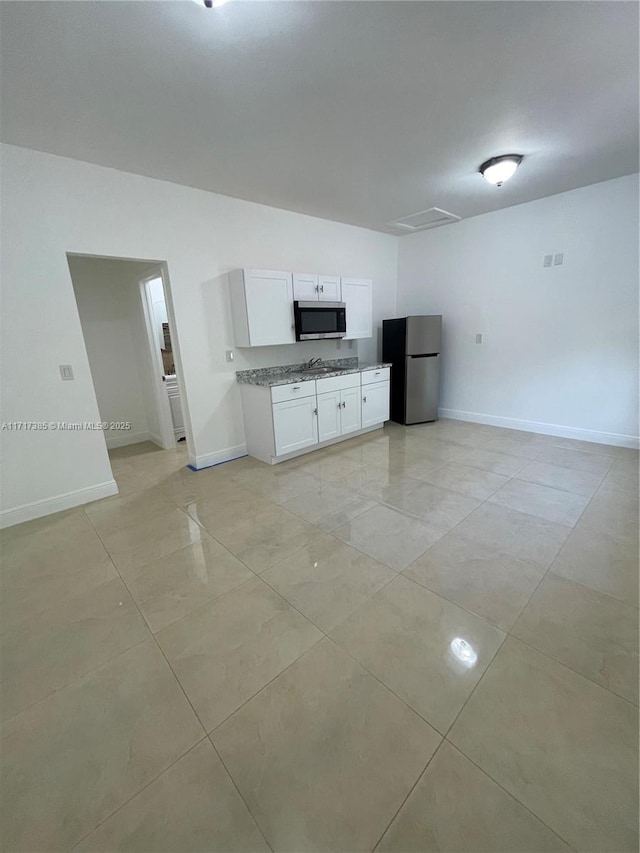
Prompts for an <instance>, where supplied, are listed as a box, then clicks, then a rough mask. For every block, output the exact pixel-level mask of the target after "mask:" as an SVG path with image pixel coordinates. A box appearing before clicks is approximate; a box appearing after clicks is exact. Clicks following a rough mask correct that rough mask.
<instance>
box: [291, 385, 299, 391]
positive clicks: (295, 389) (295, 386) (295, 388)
mask: <svg viewBox="0 0 640 853" xmlns="http://www.w3.org/2000/svg"><path fill="white" fill-rule="evenodd" d="M291 390H292V391H299V390H300V386H299V385H294V386H293V388H292V389H291Z"/></svg>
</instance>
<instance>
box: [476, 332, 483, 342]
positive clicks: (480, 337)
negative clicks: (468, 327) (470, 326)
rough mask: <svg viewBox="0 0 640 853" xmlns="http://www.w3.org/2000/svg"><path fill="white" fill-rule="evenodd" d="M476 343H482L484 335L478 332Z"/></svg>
mask: <svg viewBox="0 0 640 853" xmlns="http://www.w3.org/2000/svg"><path fill="white" fill-rule="evenodd" d="M476 343H477V344H481V343H482V334H481V333H480V332H478V334H477V335H476Z"/></svg>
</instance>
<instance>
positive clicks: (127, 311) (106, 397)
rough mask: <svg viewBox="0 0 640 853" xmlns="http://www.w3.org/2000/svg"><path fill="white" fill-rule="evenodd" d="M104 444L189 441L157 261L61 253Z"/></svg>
mask: <svg viewBox="0 0 640 853" xmlns="http://www.w3.org/2000/svg"><path fill="white" fill-rule="evenodd" d="M67 261H68V264H69V271H70V273H71V281H72V283H73V290H74V293H75V297H76V304H77V307H78V314H79V317H80V324H81V326H82V333H83V336H84V342H85V347H86V350H87V358H88V361H89V367H90V369H91V376H92V379H93V386H94V391H95V395H96V401H97V404H98V411H99V413H100V420H101V421H102V422H103V424H104V425H105V428H104V431H103V435H104V439H105V442H106V446H107V450H113V449H115V448H119V447H126V446H127V445H135V444H141V443H142V442H152V443H153V444H155V445H156V446H157V447H159V448H162V449H163V450H174V449H176V447H184V444H183V443H181V440H182V442H185V443H186V444H189V437H188V434H187V433H188V430H187V428H186V424H185V420H184V415H183V411H184V408H185V406H184V405H183V404H184V403H185V398H184V393H183V388H182V381H181V377H180V371H179V369H176V360H177V359H176V349H177V337H176V330H175V326H174V323H173V320H172V310H171V307H170V306H171V300H170V286H169V277H168V271H167V266H166V264H165V263H164V262H162V261H150V260H148V261H139V260H133V259H126V258H112V257H100V256H95V255H77V254H71V253H68V254H67Z"/></svg>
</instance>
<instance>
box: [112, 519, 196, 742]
mask: <svg viewBox="0 0 640 853" xmlns="http://www.w3.org/2000/svg"><path fill="white" fill-rule="evenodd" d="M96 535H98V538H100V535H99V534H98V533H97V531H96ZM101 541H102V540H101ZM102 544H103V547H105V549H106V546H105V545H104V542H103V543H102ZM107 553H108V552H107ZM109 556H111V555H109ZM114 566H115V569H116V571H117V572H118V575H119V577H120V580H121V581H122V583H123V584H124V587H125V589H126V590H127V592H128V593H129V595H130V597H131V600H132V601H133V602H134V604H135V606H136V608H137V610H138V613H139V614H140V616H141V618H142V619H143V620H144V623H145V625H146V626H147V630H148V631H149V634H150V636H151V639H152V640H153V642H154V643H155V646H156V648H157V649H158V651H159V652H160V654H161V655H162V657H163V659H164V661H165V663H166V664H167V666H168V668H169V671H170V672H171V674H172V676H173V678H174V680H175V681H176V683H177V685H178V687H179V688H180V691H181V692H182V694H183V695H184V697H185V699H186V701H187V703H188V704H189V707H190V708H191V710H192V711H193V714H194V716H195V718H196V720H197V721H198V723H199V724H200V726H201V728H202V730H203V732H204V733H205V735H206V734H207V729H206V726H205V725H204V723H203V722H202V720H201V719H200V716H199V714H198V712H197V711H196V709H195V707H194V705H193V702H192V701H191V699H190V698H189V696H188V695H187V692H186V690H185V689H184V687H183V685H182V682H181V681H180V679H179V678H178V676H177V675H176V673H175V670H174V668H173V666H172V665H171V662H170V661H169V659H168V658H167V656H166V654H165V652H164V649H163V648H162V646H161V645H160V642H159V641H158V638H157V637H156V635H155V634H154V633H153V631H152V630H151V626H150V625H149V623H148V622H147V619H146V617H145V615H144V613H143V612H142V610H141V609H140V606H139V605H138V602H137V601H136V600H135V598H134V596H133V595H132V593H131V590H130V589H129V587H128V586H127V583H126V581H125V579H124V578H123V577H122V575H121V574H120V571H119V569H118V567H117V565H116V564H115V562H114ZM183 754H184V753H183Z"/></svg>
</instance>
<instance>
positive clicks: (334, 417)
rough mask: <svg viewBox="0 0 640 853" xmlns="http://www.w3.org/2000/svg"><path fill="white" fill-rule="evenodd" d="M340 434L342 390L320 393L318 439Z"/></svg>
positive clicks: (325, 439) (321, 439) (326, 438)
mask: <svg viewBox="0 0 640 853" xmlns="http://www.w3.org/2000/svg"><path fill="white" fill-rule="evenodd" d="M339 435H340V391H329V392H328V393H327V394H318V441H330V439H332V438H337V437H338V436H339Z"/></svg>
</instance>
